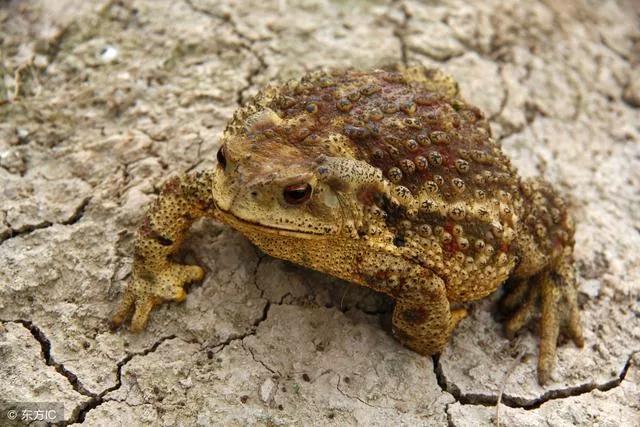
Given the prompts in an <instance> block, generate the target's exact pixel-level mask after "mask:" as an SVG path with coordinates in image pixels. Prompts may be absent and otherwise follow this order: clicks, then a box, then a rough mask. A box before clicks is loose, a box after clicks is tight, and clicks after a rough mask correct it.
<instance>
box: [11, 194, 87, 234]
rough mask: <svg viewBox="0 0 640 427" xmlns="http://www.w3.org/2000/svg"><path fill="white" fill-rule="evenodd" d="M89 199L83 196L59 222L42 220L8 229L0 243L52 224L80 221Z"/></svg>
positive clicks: (68, 223) (67, 223) (70, 223)
mask: <svg viewBox="0 0 640 427" xmlns="http://www.w3.org/2000/svg"><path fill="white" fill-rule="evenodd" d="M90 201H91V197H85V198H84V199H83V200H82V202H81V203H80V204H79V205H78V207H77V208H76V210H75V211H74V212H73V213H72V214H71V216H70V217H69V218H68V219H66V220H64V221H60V222H51V221H43V222H41V223H39V224H35V225H27V226H25V227H21V228H19V229H12V228H10V229H9V233H8V236H7V237H5V238H4V239H0V245H2V244H3V243H4V242H6V241H7V240H11V239H14V238H16V237H20V236H24V235H26V234H30V233H32V232H34V231H36V230H42V229H44V228H49V227H52V226H53V225H73V224H75V223H77V222H78V221H80V219H82V217H83V216H84V213H85V210H86V209H87V206H88V205H89V202H90Z"/></svg>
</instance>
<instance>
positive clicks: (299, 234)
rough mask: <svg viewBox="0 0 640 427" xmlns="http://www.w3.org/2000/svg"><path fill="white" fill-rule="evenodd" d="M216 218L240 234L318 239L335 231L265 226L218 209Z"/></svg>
mask: <svg viewBox="0 0 640 427" xmlns="http://www.w3.org/2000/svg"><path fill="white" fill-rule="evenodd" d="M217 213H218V215H217V216H218V217H219V218H220V219H221V220H222V222H224V223H225V224H228V225H230V226H231V227H233V228H235V229H236V230H238V231H240V232H241V233H242V232H245V231H251V230H253V231H255V230H260V232H263V233H267V234H272V235H276V236H283V237H284V236H286V237H296V238H298V239H320V238H323V237H328V236H329V235H331V234H333V233H332V231H333V232H335V230H330V231H329V232H327V233H322V232H319V231H318V232H315V231H300V230H292V229H288V228H280V227H275V226H273V225H265V224H261V223H259V222H255V221H248V220H246V219H243V218H240V217H238V216H236V215H234V214H233V213H231V212H229V211H224V210H222V209H220V208H219V207H218V209H217Z"/></svg>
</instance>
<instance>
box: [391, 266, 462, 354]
mask: <svg viewBox="0 0 640 427" xmlns="http://www.w3.org/2000/svg"><path fill="white" fill-rule="evenodd" d="M466 315H467V311H466V310H465V309H463V308H461V309H455V310H451V309H450V307H449V300H448V299H447V294H446V288H445V284H444V282H443V281H442V279H440V278H439V277H438V276H436V275H434V274H433V273H431V272H430V271H428V270H424V269H420V270H419V274H417V275H414V276H411V277H409V278H408V280H407V281H406V282H405V283H404V284H403V285H402V287H401V289H400V292H399V293H398V296H397V300H396V306H395V309H394V311H393V334H394V335H395V337H396V338H398V340H399V341H400V342H402V343H403V344H404V345H406V346H407V347H409V348H410V349H412V350H413V351H415V352H417V353H420V354H423V355H432V354H436V353H440V352H441V351H442V350H443V349H444V346H445V345H446V344H447V341H448V340H449V336H450V335H451V332H452V331H453V329H454V328H455V327H456V325H457V324H458V322H459V321H460V320H462V319H463V318H465V317H466Z"/></svg>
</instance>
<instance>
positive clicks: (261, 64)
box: [184, 0, 269, 106]
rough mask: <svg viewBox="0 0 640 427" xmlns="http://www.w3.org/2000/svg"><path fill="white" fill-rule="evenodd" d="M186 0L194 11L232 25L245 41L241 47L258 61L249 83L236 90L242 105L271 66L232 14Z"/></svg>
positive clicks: (250, 75)
mask: <svg viewBox="0 0 640 427" xmlns="http://www.w3.org/2000/svg"><path fill="white" fill-rule="evenodd" d="M184 1H185V3H186V4H187V6H189V8H190V9H191V10H192V11H194V12H196V13H200V14H203V15H205V16H208V17H209V18H212V19H214V20H217V21H221V22H222V23H224V24H228V25H230V27H231V31H232V32H233V34H234V35H235V36H236V37H238V38H239V39H241V40H242V41H243V43H241V44H240V48H242V49H244V50H246V51H247V52H249V53H250V54H251V55H252V56H253V57H254V58H255V59H256V60H257V61H258V66H257V67H255V68H253V69H250V70H249V73H248V75H247V77H246V80H247V84H246V85H244V86H243V87H241V88H240V89H238V91H237V92H236V103H237V104H238V105H239V106H242V105H243V99H244V95H245V93H246V92H247V91H248V90H249V89H251V88H252V87H253V85H254V81H255V78H256V77H257V76H259V75H260V74H262V73H263V72H264V71H266V70H267V68H269V65H268V64H267V61H266V60H265V58H264V57H263V56H262V55H260V54H259V53H258V52H257V51H256V50H255V49H253V47H252V44H253V43H254V40H252V39H251V38H249V37H247V36H246V35H245V34H243V33H242V31H240V30H239V29H238V24H237V23H236V22H235V21H234V20H233V18H232V17H231V16H230V15H223V16H221V15H218V14H216V13H214V12H211V11H210V10H207V9H204V8H202V7H198V6H196V5H195V4H193V1H192V0H184Z"/></svg>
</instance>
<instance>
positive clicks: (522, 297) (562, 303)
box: [501, 265, 584, 384]
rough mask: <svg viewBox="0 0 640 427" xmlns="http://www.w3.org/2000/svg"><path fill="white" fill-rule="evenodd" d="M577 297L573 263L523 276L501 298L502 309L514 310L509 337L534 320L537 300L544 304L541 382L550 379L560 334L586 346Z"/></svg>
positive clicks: (507, 327) (539, 380)
mask: <svg viewBox="0 0 640 427" xmlns="http://www.w3.org/2000/svg"><path fill="white" fill-rule="evenodd" d="M577 296H578V292H577V289H576V286H575V279H574V276H573V273H572V272H571V271H570V265H566V266H561V267H560V268H558V270H556V271H543V272H540V273H538V274H537V275H535V276H533V277H531V278H528V279H521V280H520V281H519V282H518V283H516V284H515V286H514V287H513V288H512V289H511V291H510V293H508V294H507V295H506V296H505V297H504V298H503V300H502V301H501V306H502V308H503V309H505V310H509V311H512V310H514V309H515V311H513V312H512V314H511V316H510V317H509V319H508V320H507V321H506V323H505V331H506V334H507V336H508V337H509V338H513V337H514V336H515V334H516V333H517V332H518V331H519V330H520V329H521V328H523V327H524V326H526V325H527V324H528V323H529V322H530V321H531V319H533V317H534V315H535V314H536V310H537V307H538V303H540V305H541V316H540V329H539V330H540V332H539V333H540V354H539V357H538V382H539V383H540V384H544V383H546V382H547V381H548V380H549V378H550V376H551V372H552V371H553V368H554V366H555V363H556V347H557V343H558V336H559V334H560V333H563V334H565V335H567V336H568V337H569V338H571V340H572V341H573V342H574V343H575V344H576V345H577V346H578V347H582V346H583V345H584V338H583V336H582V326H581V323H580V312H579V309H578V298H577Z"/></svg>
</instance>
